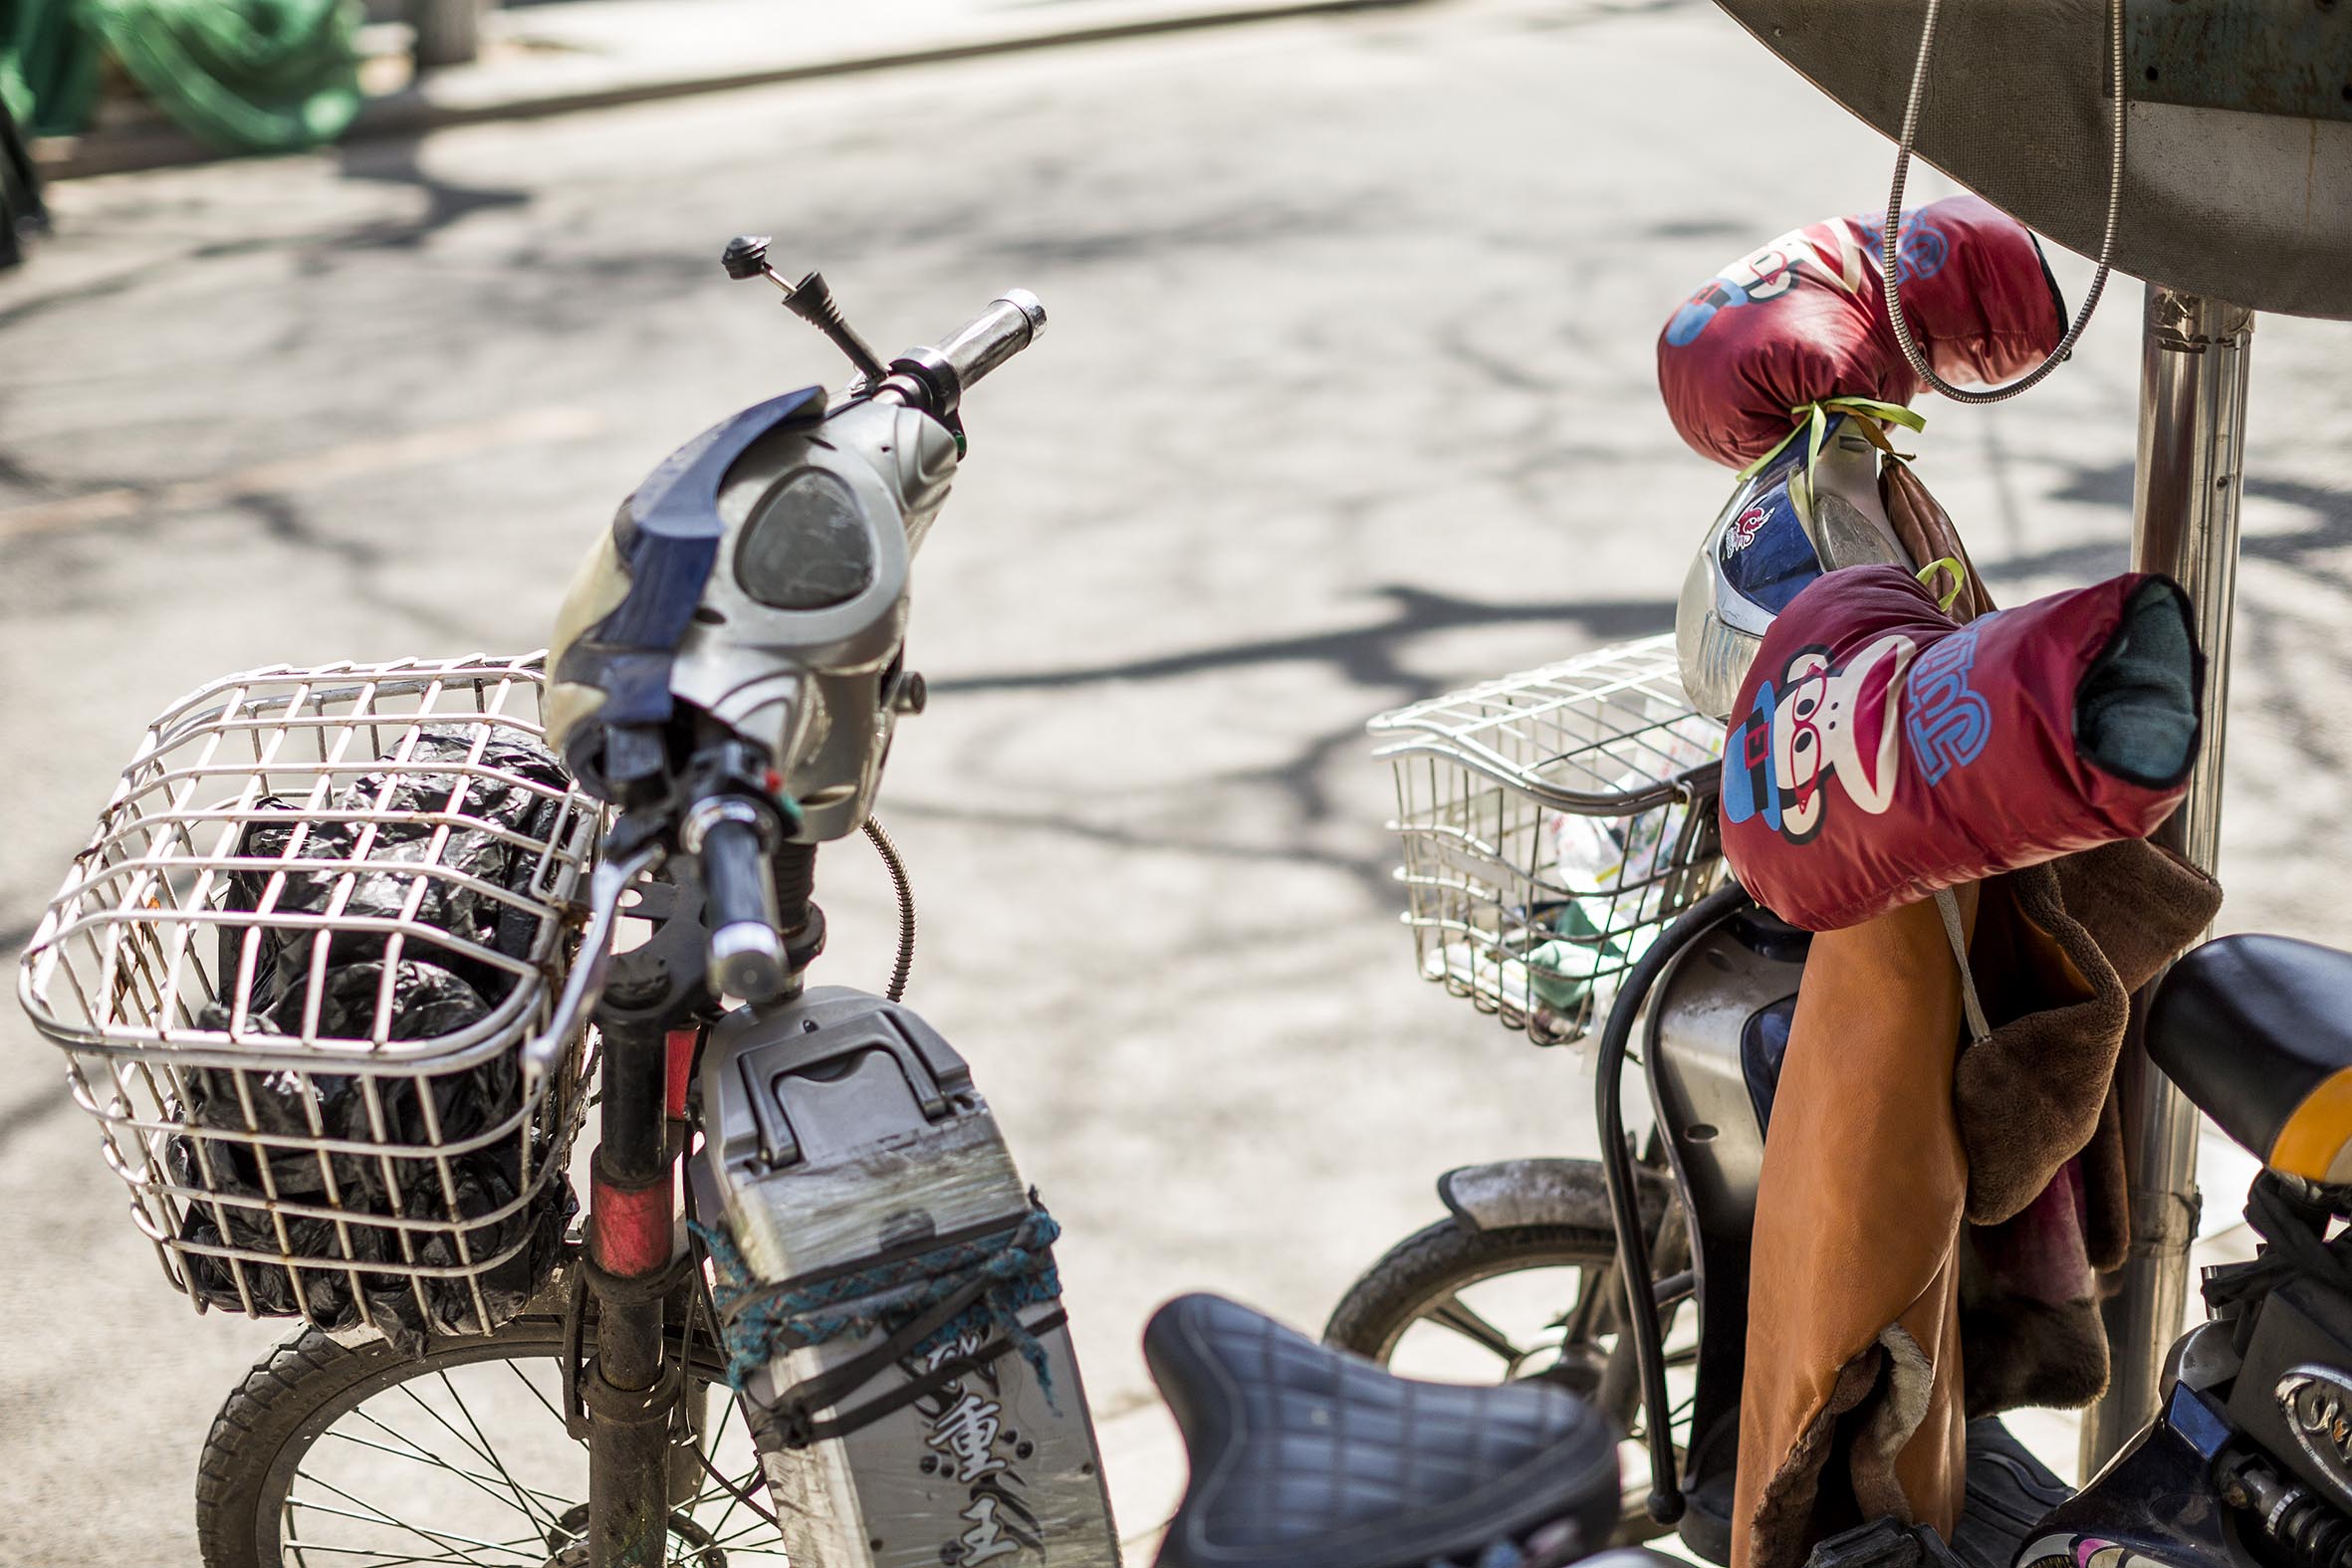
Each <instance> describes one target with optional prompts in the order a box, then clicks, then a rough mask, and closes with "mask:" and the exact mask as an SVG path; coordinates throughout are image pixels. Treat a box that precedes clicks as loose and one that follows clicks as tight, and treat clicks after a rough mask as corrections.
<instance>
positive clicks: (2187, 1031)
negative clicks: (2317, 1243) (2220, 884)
mask: <svg viewBox="0 0 2352 1568" xmlns="http://www.w3.org/2000/svg"><path fill="white" fill-rule="evenodd" d="M2147 1037H2148V1054H2149V1055H2150V1056H2151V1057H2153V1058H2154V1059H2155V1062H2156V1065H2157V1066H2159V1067H2161V1068H2163V1069H2164V1071H2165V1075H2166V1076H2167V1077H2169V1078H2171V1079H2172V1080H2173V1082H2175V1083H2177V1084H2179V1085H2180V1086H2181V1092H2182V1093H2184V1094H2186V1095H2188V1096H2189V1098H2190V1099H2191V1100H2192V1101H2194V1102H2195V1103H2196V1105H2197V1108H2198V1109H2199V1110H2202V1111H2204V1112H2205V1113H2206V1114H2207V1115H2208V1116H2211V1117H2212V1118H2213V1119H2214V1120H2215V1122H2217V1123H2218V1124H2220V1126H2221V1128H2222V1130H2223V1131H2224V1132H2226V1133H2228V1134H2229V1135H2230V1136H2231V1137H2233V1138H2234V1139H2236V1140H2237V1142H2238V1143H2239V1144H2240V1145H2241V1146H2243V1148H2244V1149H2245V1150H2246V1152H2247V1153H2249V1154H2252V1155H2254V1156H2256V1157H2257V1158H2259V1159H2260V1160H2262V1161H2263V1162H2264V1163H2265V1164H2266V1165H2268V1166H2269V1167H2270V1168H2271V1169H2272V1170H2276V1171H2283V1172H2285V1173H2286V1174H2288V1175H2290V1176H2301V1177H2306V1178H2308V1179H2310V1180H2312V1181H2334V1182H2346V1181H2352V1149H2347V1144H2348V1143H2352V953H2341V952H2338V951H2337V950H2335V949H2334V948H2323V947H2321V946H2319V945H2318V944H2317V943H2312V942H2297V941H2295V940H2293V939H2292V938H2289V937H2261V936H2235V937H2222V938H2220V939H2218V940H2216V941H2213V942H2208V943H2207V944H2205V946H2203V947H2201V948H2198V949H2196V950H2194V951H2193V952H2191V953H2190V954H2189V955H2188V956H2187V957H2185V958H2183V959H2182V960H2181V961H2180V962H2179V963H2178V964H2175V965H2174V966H2173V968H2172V972H2171V973H2170V974H2168V975H2166V976H2165V978H2164V984H2163V985H2162V986H2160V987H2158V988H2157V992H2156V997H2155V1000H2154V1001H2152V1002H2151V1003H2150V1004H2149V1008H2148V1035H2147Z"/></svg>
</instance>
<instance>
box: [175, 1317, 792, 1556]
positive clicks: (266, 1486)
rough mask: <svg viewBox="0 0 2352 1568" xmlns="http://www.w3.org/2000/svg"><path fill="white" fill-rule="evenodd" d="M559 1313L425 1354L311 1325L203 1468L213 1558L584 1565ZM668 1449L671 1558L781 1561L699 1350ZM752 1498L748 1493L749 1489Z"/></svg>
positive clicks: (199, 1496) (731, 1412) (259, 1371)
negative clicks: (342, 1337) (681, 1434)
mask: <svg viewBox="0 0 2352 1568" xmlns="http://www.w3.org/2000/svg"><path fill="white" fill-rule="evenodd" d="M563 1349H564V1328H563V1322H562V1320H561V1319H559V1318H553V1317H547V1318H542V1317H525V1318H521V1319H518V1320H517V1321H515V1322H513V1323H510V1324H508V1325H507V1326H506V1327H505V1328H502V1329H500V1330H499V1331H498V1332H497V1333H495V1334H490V1335H485V1336H483V1337H481V1338H478V1339H465V1340H450V1341H445V1342H443V1343H441V1344H438V1345H436V1346H435V1347H434V1348H433V1350H432V1351H431V1353H429V1354H428V1355H426V1356H425V1357H423V1358H422V1359H419V1360H410V1359H408V1358H407V1357H404V1356H401V1355H398V1354H397V1353H395V1352H394V1351H392V1350H391V1348H390V1347H388V1346H386V1345H383V1344H380V1343H378V1344H370V1345H363V1346H360V1347H358V1348H356V1349H347V1348H346V1347H344V1346H342V1345H339V1344H337V1343H335V1342H334V1341H333V1340H331V1339H329V1338H327V1337H326V1336H325V1335H323V1334H321V1333H319V1332H318V1331H317V1330H316V1329H308V1330H306V1331H304V1332H303V1333H302V1334H300V1335H298V1336H296V1337H295V1338H293V1339H291V1340H288V1341H287V1342H286V1343H285V1344H283V1345H281V1346H279V1347H278V1349H277V1351H276V1353H275V1354H273V1355H272V1356H271V1357H270V1358H269V1359H268V1360H267V1361H264V1362H262V1363H261V1364H260V1365H258V1366H256V1367H255V1368H254V1369H253V1371H252V1372H250V1373H248V1374H247V1375H246V1378H245V1382H244V1384H243V1385H242V1386H241V1387H239V1388H238V1389H237V1390H236V1391H235V1392H234V1393H232V1394H231V1395H230V1396H229V1398H228V1403H227V1404H226V1405H224V1406H223V1407H222V1409H221V1413H220V1415H219V1417H218V1418H217V1419H216V1420H215V1421H214V1422H213V1425H212V1435H211V1437H210V1438H209V1439H207V1440H206V1442H205V1446H204V1457H203V1462H202V1465H201V1467H200V1469H199V1471H198V1474H197V1480H196V1525H197V1534H198V1538H199V1541H200V1543H201V1545H202V1548H203V1554H204V1562H205V1564H206V1568H370V1565H374V1564H392V1563H402V1564H407V1563H430V1564H436V1565H442V1564H448V1565H457V1564H467V1565H472V1564H479V1565H483V1568H587V1563H588V1543H587V1539H586V1532H587V1527H588V1446H587V1445H586V1444H585V1443H582V1442H579V1441H577V1440H575V1439H573V1438H572V1437H570V1436H568V1435H567V1433H566V1431H565V1427H564V1416H563V1411H564V1400H563V1383H562V1378H561V1374H560V1370H559V1369H560V1368H561V1366H562V1357H563ZM693 1370H695V1371H697V1372H700V1373H701V1374H702V1376H700V1377H696V1378H690V1380H689V1382H688V1386H687V1389H688V1391H687V1395H686V1398H685V1407H684V1408H685V1409H686V1410H688V1411H689V1412H694V1411H699V1412H701V1420H700V1421H699V1422H697V1423H696V1426H695V1430H696V1431H698V1432H699V1433H700V1434H701V1442H700V1444H699V1446H698V1447H696V1446H689V1445H687V1444H683V1443H682V1444H680V1445H679V1446H678V1448H677V1449H676V1450H674V1451H673V1454H672V1465H671V1473H672V1480H673V1486H672V1493H671V1495H672V1497H673V1498H674V1499H675V1501H674V1503H673V1506H672V1508H671V1511H670V1523H669V1544H668V1551H667V1554H666V1556H665V1558H664V1559H663V1560H664V1562H665V1563H666V1564H667V1565H668V1568H783V1565H784V1562H785V1553H784V1543H783V1541H782V1539H781V1538H780V1537H779V1536H778V1534H777V1531H776V1528H775V1525H774V1523H773V1522H772V1521H771V1519H770V1518H769V1517H768V1516H767V1512H766V1510H767V1505H768V1504H767V1493H766V1484H765V1482H764V1481H763V1479H762V1478H761V1474H760V1467H759V1461H758V1458H757V1456H756V1455H755V1453H754V1451H753V1448H752V1442H751V1437H750V1434H749V1432H748V1431H746V1429H745V1427H744V1424H743V1418H742V1415H741V1412H740V1410H739V1409H738V1407H737V1405H736V1402H735V1397H734V1395H733V1394H732V1393H731V1392H730V1391H729V1390H728V1388H727V1386H726V1385H725V1384H724V1383H723V1382H718V1381H717V1379H718V1376H719V1368H718V1365H717V1364H716V1362H715V1360H706V1359H705V1357H704V1356H703V1355H702V1354H699V1353H698V1354H697V1356H696V1366H695V1368H694V1369H693ZM745 1494H748V1496H747V1495H745Z"/></svg>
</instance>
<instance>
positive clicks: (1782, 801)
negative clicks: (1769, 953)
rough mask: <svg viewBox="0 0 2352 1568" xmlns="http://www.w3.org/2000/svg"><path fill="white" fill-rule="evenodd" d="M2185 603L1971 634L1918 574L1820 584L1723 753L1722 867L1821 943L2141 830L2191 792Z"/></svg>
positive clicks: (2159, 589) (2143, 594)
mask: <svg viewBox="0 0 2352 1568" xmlns="http://www.w3.org/2000/svg"><path fill="white" fill-rule="evenodd" d="M2202 684H2203V659H2202V657H2201V656H2200V655H2199V653H2198V651H2197V646H2196V639H2195V634H2194V630H2193V624H2192V622H2191V620H2190V618H2189V611H2188V600H2187V598H2186V596H2185V595H2183V594H2182V592H2181V590H2180V588H2179V587H2178V585H2176V584H2175V583H2173V582H2172V581H2171V580H2170V579H2169V578H2165V577H2159V576H2151V575H2147V574H2141V573H2131V574H2126V575H2124V576H2119V577H2114V578H2110V579H2109V580H2107V581H2105V582H2101V583H2097V584H2095V585H2093V586H2091V587H2087V588H2079V589H2076V590H2074V591H2072V592H2069V593H2055V594H2051V595H2050V596H2048V597H2046V598H2042V599H2037V600H2035V601H2034V602H2033V603H2031V604H2026V605H2021V606H2018V607H2016V608H2013V609H2007V610H2002V611H1999V612H1997V613H1994V614H1990V615H1984V616H1980V617H1979V618H1978V619H1977V620H1975V621H1973V622H1971V623H1970V624H1969V625H1968V626H1967V627H1966V628H1963V627H1960V626H1958V625H1957V624H1955V623H1954V622H1953V620H1952V619H1951V618H1950V617H1949V616H1947V615H1945V614H1944V613H1943V612H1942V611H1941V610H1939V609H1938V608H1937V607H1936V601H1935V599H1934V598H1933V596H1931V595H1930V593H1929V592H1928V590H1927V589H1926V588H1924V587H1922V586H1921V585H1920V584H1919V583H1918V582H1917V581H1916V580H1915V579H1914V578H1913V577H1912V575H1911V574H1910V573H1909V572H1906V571H1904V570H1902V569H1901V568H1900V567H1895V566H1884V565H1868V566H1849V567H1846V568H1844V569H1842V570H1837V571H1830V572H1825V573H1823V574H1822V575H1821V576H1820V577H1818V578H1817V579H1815V580H1814V581H1813V582H1812V583H1811V584H1810V585H1808V586H1807V587H1806V588H1805V589H1804V590H1803V591H1802V592H1800V593H1798V594H1797V595H1796V596H1795V598H1793V599H1791V600H1790V601H1789V603H1788V606H1787V608H1786V609H1784V610H1783V611H1781V613H1780V614H1779V615H1778V616H1777V617H1776V618H1775V619H1774V620H1773V622H1772V626H1771V629H1770V630H1769V631H1767V632H1766V633H1765V635H1764V642H1763V645H1762V646H1761V647H1760V648H1759V650H1758V652H1757V656H1756V660H1755V662H1754V663H1753V664H1752V665H1751V666H1750V668H1749V671H1748V675H1747V678H1746V680H1745V681H1744V682H1743V683H1742V685H1741V689H1740V695H1739V699H1738V701H1737V703H1736V704H1735V706H1734V707H1733V710H1732V712H1733V719H1732V722H1731V724H1730V726H1729V729H1728V733H1727V735H1726V739H1725V746H1724V770H1723V793H1722V804H1721V819H1722V827H1723V840H1724V854H1725V856H1726V858H1728V859H1729V860H1730V861H1731V863H1732V869H1733V870H1734V871H1735V872H1736V873H1737V874H1738V875H1739V878H1740V881H1741V883H1742V884H1743V885H1744V886H1746V887H1747V889H1748V890H1749V892H1751V893H1753V894H1755V895H1756V897H1757V898H1758V900H1759V901H1760V902H1762V903H1763V904H1764V905H1765V906H1766V907H1767V908H1769V909H1771V910H1772V911H1773V912H1774V913H1775V914H1777V915H1779V916H1780V917H1781V918H1782V919H1784V920H1787V921H1790V922H1792V923H1793V924H1795V925H1799V926H1802V927H1804V928H1806V929H1807V930H1811V931H1831V930H1836V929H1838V928H1840V927H1843V926H1850V925H1854V924H1856V923H1858V922H1860V921H1863V920H1867V919H1870V918H1871V917H1873V916H1875V915H1880V914H1884V913H1885V912H1886V911H1888V910H1890V909H1893V908H1895V907H1897V906H1899V905H1902V904H1907V903H1911V902H1913V901H1915V900H1917V899H1921V898H1925V897H1927V896H1928V895H1929V894H1931V893H1933V892H1935V891H1936V890H1937V889H1939V888H1944V887H1951V886H1955V885H1957V884H1959V883H1963V882H1972V881H1976V880H1979V879H1981V878H1983V877H1986V876H1990V875H1993V874H1995V873H1997V872H2000V871H2009V870H2015V869H2017V868H2019V867H2021V866H2028V865H2035V864H2038V863H2040V862H2041V861H2044V860H2050V859H2054V858H2056V857H2057V856H2059V855H2062V854H2069V853H2072V852H2073V851H2075V850H2078V849H2089V848H2092V847H2094V846H2096V845H2098V844H2103V843H2108V842H2111V841H2113V840H2115V839H2118V838H2137V837H2141V836H2144V835H2145V834H2146V833H2148V832H2149V831H2150V830H2151V829H2152V828H2154V827H2155V826H2156V824H2157V823H2159V822H2161V821H2163V820H2164V818H2165V817H2166V816H2167V815H2169V814H2170V813H2171V811H2172V809H2173V807H2174V806H2175V805H2177V804H2178V803H2179V802H2180V798H2181V795H2182V793H2183V792H2184V790H2185V789H2186V788H2187V786H2188V775H2189V767H2190V765H2191V764H2192V763H2193V762H2194V760H2195V758H2196V754H2197V744H2198V718H2197V715H2198V711H2199V710H2198V703H2199V701H2200V694H2201V691H2202Z"/></svg>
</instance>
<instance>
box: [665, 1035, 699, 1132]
mask: <svg viewBox="0 0 2352 1568" xmlns="http://www.w3.org/2000/svg"><path fill="white" fill-rule="evenodd" d="M701 1037H702V1036H701V1033H700V1031H699V1030H695V1029H672V1030H670V1031H669V1035H668V1044H669V1063H668V1065H669V1118H670V1120H671V1121H673V1122H680V1121H684V1120H685V1119H686V1086H687V1085H688V1084H689V1083H691V1082H693V1081H694V1044H695V1041H697V1040H698V1039H700V1038H701Z"/></svg>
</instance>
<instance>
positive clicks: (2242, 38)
mask: <svg viewBox="0 0 2352 1568" xmlns="http://www.w3.org/2000/svg"><path fill="white" fill-rule="evenodd" d="M1717 4H1719V5H1721V6H1722V7H1723V9H1724V10H1726V11H1728V12H1730V13H1731V15H1732V16H1733V17H1734V18H1735V19H1737V20H1738V21H1739V23H1740V24H1741V25H1742V26H1743V27H1745V28H1747V29H1748V30H1749V32H1751V33H1753V34H1755V35H1756V37H1757V39H1758V40H1759V41H1760V42H1761V43H1763V44H1764V47H1765V48H1767V49H1769V50H1770V51H1771V52H1772V53H1773V54H1775V55H1777V56H1779V57H1780V59H1781V60H1782V61H1784V62H1785V63H1787V64H1788V65H1790V66H1793V67H1794V68H1795V69H1796V70H1797V71H1798V72H1799V73H1800V74H1802V75H1803V76H1804V77H1805V78H1806V80H1808V81H1810V82H1811V83H1812V84H1813V85H1814V86H1815V87H1817V88H1819V89H1820V90H1821V91H1822V92H1824V93H1826V94H1828V95H1829V96H1830V97H1831V98H1833V99H1835V100H1836V101H1837V102H1838V103H1839V104H1841V105H1843V106H1844V107H1845V108H1846V109H1848V110H1850V111H1852V112H1854V113H1855V114H1857V115H1859V116H1860V117H1861V118H1862V119H1864V120H1866V121H1867V122H1868V123H1870V124H1871V125H1873V126H1875V127H1877V128H1878V129H1879V130H1881V131H1883V132H1885V133H1886V134H1887V135H1889V136H1893V135H1896V134H1898V133H1899V132H1900V130H1901V128H1902V121H1903V106H1904V99H1905V96H1906V94H1907V93H1908V91H1909V88H1910V85H1911V75H1912V65H1913V62H1914V61H1915V60H1916V59H1917V57H1918V53H1919V37H1920V26H1921V23H1922V21H1923V20H1924V19H1925V16H1926V10H1927V6H1926V0H1717ZM2107 12H2108V5H2107V0H1966V3H1965V4H1947V5H1946V6H1945V7H1944V9H1943V11H1942V14H1941V16H1940V17H1939V19H1938V22H1937V29H1936V52H1935V58H1934V61H1933V62H1932V64H1931V66H1930V69H1929V76H1928V91H1927V96H1926V99H1925V100H1924V102H1923V104H1922V107H1921V112H1920V120H1919V131H1918V136H1917V152H1918V155H1919V156H1921V157H1923V158H1925V159H1926V160H1927V161H1929V162H1930V163H1933V164H1935V165H1936V167H1938V168H1940V169H1942V170H1944V171H1945V172H1946V173H1947V174H1950V175H1951V176H1952V177H1953V178H1954V179H1957V180H1959V181H1961V182H1962V183H1963V184H1965V185H1968V186H1969V187H1970V188H1972V189H1974V190H1976V191H1978V192H1980V193H1981V194H1983V195H1984V196H1985V197H1986V198H1987V199H1988V200H1990V201H1992V202H1994V203H1995V204H1997V205H1999V206H2000V207H2002V208H2004V209H2006V210H2007V211H2008V212H2010V213H2011V214H2013V215H2014V216H2016V217H2017V218H2018V219H2019V220H2021V221H2023V222H2024V223H2026V224H2029V225H2031V226H2032V227H2033V228H2035V229H2038V230H2040V231H2041V232H2042V233H2044V234H2046V235H2048V236H2050V237H2051V238H2052V239H2054V240H2056V241H2058V243H2060V244H2061V245H2064V246H2066V247H2067V248H2068V249H2070V250H2074V251H2079V252H2081V253H2082V254H2083V255H2086V256H2090V255H2095V254H2097V252H2098V248H2099V234H2100V230H2101V228H2102V226H2103V224H2104V222H2105V219H2106V211H2107V160H2108V137H2109V134H2110V129H2109V120H2108V112H2107V77H2108V60H2109V56H2108V51H2107V36H2108V35H2107ZM2124 79H2125V91H2126V95H2127V99H2128V102H2129V105H2130V117H2129V119H2128V120H2127V121H2126V123H2125V136H2126V147H2127V161H2126V165H2125V175H2124V205H2123V219H2122V223H2121V225H2120V227H2119V229H2118V232H2117V234H2116V240H2115V252H2114V263H2115V266H2116V268H2117V270H2118V271H2121V272H2126V273H2130V274H2132V275H2133V276H2135V277H2139V278H2143V279H2147V280H2149V281H2150V282H2154V283H2161V284H2165V285H2168V286H2170V287H2172V288H2175V289H2184V290H2189V291H2191V292H2194V293H2198V294H2205V295H2210V296H2213V297H2215V298H2219V299H2224V300H2229V301H2233V302H2234V303H2236V304H2239V305H2245V306H2251V307H2253V308H2254V309H2256V310H2262V311H2277V312H2282V313H2284V314H2287V315H2291V316H2319V317H2330V318H2335V319H2339V320H2343V319H2352V7H2321V6H2316V5H2312V4H2310V3H2309V0H2299V3H2298V0H2203V3H2201V4H2197V5H2181V4H2179V3H2177V0H2126V4H2125V21H2124Z"/></svg>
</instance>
